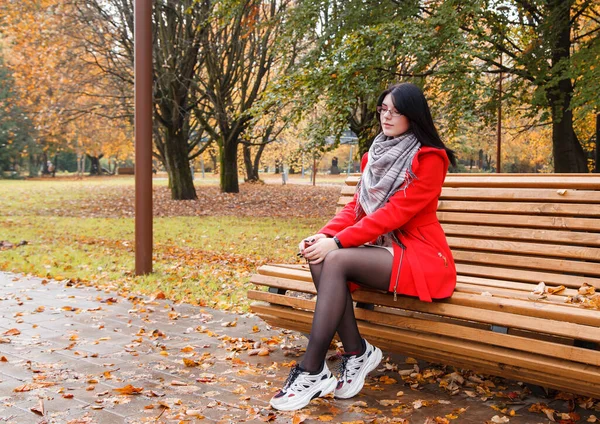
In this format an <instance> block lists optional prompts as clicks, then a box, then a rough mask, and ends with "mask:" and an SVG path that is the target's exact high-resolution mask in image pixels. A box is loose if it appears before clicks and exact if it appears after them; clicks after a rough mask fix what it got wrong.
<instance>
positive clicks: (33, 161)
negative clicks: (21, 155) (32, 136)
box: [29, 153, 40, 178]
mask: <svg viewBox="0 0 600 424" xmlns="http://www.w3.org/2000/svg"><path fill="white" fill-rule="evenodd" d="M39 169H40V158H39V156H38V155H35V154H33V153H29V176H30V177H32V178H33V177H37V176H38V175H39Z"/></svg>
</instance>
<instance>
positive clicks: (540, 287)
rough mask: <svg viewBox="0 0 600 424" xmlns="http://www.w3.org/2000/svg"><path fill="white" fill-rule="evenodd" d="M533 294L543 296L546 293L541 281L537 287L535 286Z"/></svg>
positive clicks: (544, 284) (544, 285)
mask: <svg viewBox="0 0 600 424" xmlns="http://www.w3.org/2000/svg"><path fill="white" fill-rule="evenodd" d="M532 293H533V294H544V293H546V283H544V282H543V281H542V282H540V283H539V284H538V285H537V286H535V289H533V292H532Z"/></svg>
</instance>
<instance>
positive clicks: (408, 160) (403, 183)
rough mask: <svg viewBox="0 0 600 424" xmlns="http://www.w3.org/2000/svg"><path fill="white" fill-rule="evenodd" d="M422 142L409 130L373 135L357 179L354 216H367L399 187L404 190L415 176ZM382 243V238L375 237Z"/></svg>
mask: <svg viewBox="0 0 600 424" xmlns="http://www.w3.org/2000/svg"><path fill="white" fill-rule="evenodd" d="M420 147H421V143H420V142H419V140H417V137H416V136H415V135H414V134H413V133H412V132H406V133H404V134H401V135H399V136H398V137H395V138H389V137H387V136H385V135H384V134H383V133H380V134H378V135H377V137H375V140H374V141H373V144H372V145H371V148H370V149H369V160H368V162H367V166H366V167H365V169H364V171H363V173H362V176H361V178H360V181H359V182H358V186H357V188H356V189H357V191H358V202H357V203H356V211H355V212H356V217H357V219H359V218H361V217H362V216H364V215H370V214H372V213H373V212H375V211H376V210H377V209H379V208H380V207H382V206H383V205H384V204H385V203H386V202H387V201H388V200H389V198H390V197H391V196H392V195H393V194H394V193H396V192H397V191H399V190H405V189H406V188H407V187H408V186H409V185H410V182H411V181H412V179H413V178H415V176H414V174H413V173H412V169H411V165H412V161H413V158H414V157H415V155H416V154H417V151H418V150H419V148H420ZM379 242H381V243H382V244H384V243H383V239H382V240H378V243H377V244H380V243H379Z"/></svg>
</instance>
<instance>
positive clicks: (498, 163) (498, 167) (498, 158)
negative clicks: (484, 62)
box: [496, 53, 502, 173]
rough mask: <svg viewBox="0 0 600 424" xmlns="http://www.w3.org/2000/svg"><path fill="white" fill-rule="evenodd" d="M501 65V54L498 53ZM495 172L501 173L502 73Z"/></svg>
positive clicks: (499, 79)
mask: <svg viewBox="0 0 600 424" xmlns="http://www.w3.org/2000/svg"><path fill="white" fill-rule="evenodd" d="M500 65H502V53H500ZM496 172H497V173H501V172H502V72H500V75H499V78H498V126H497V128H496Z"/></svg>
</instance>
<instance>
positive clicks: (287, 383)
mask: <svg viewBox="0 0 600 424" xmlns="http://www.w3.org/2000/svg"><path fill="white" fill-rule="evenodd" d="M301 372H302V371H300V367H299V366H298V365H296V366H294V368H292V371H290V375H288V378H287V380H285V383H284V385H283V389H281V390H282V391H285V390H287V389H288V388H289V387H290V386H291V385H292V384H293V383H294V381H295V380H296V378H298V376H299V375H300V373H301Z"/></svg>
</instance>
